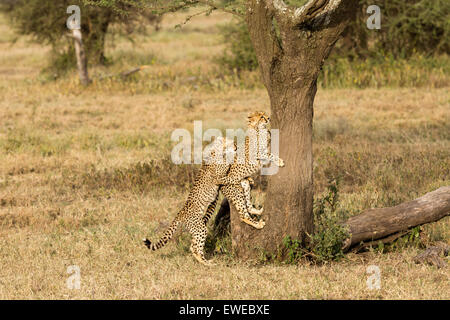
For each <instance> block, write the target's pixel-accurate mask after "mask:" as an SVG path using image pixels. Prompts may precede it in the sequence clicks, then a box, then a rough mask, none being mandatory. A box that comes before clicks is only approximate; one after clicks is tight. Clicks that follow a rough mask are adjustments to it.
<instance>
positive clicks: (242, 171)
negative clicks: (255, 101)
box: [218, 111, 284, 229]
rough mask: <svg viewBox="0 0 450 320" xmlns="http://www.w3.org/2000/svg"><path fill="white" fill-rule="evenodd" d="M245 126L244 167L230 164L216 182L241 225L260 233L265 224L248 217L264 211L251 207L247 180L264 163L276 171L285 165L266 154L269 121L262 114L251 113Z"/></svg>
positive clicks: (276, 158) (263, 113)
mask: <svg viewBox="0 0 450 320" xmlns="http://www.w3.org/2000/svg"><path fill="white" fill-rule="evenodd" d="M247 125H248V132H249V134H248V135H247V137H246V138H245V158H244V163H242V161H235V162H234V163H232V164H231V167H230V170H229V172H228V174H227V176H225V177H222V178H220V179H219V180H218V182H219V183H220V184H221V185H222V186H221V187H220V191H221V192H222V193H223V194H224V196H225V197H226V198H227V199H228V200H229V201H230V202H231V203H232V204H233V205H234V206H235V207H236V210H237V211H238V213H239V217H240V219H241V221H243V222H245V223H247V224H249V225H251V226H253V227H255V228H258V229H261V228H262V227H264V225H265V222H264V221H263V220H259V221H255V220H254V219H253V218H252V217H251V215H250V214H253V215H261V213H262V211H263V209H262V208H261V209H259V210H258V209H256V208H254V207H253V205H252V203H251V198H250V188H251V184H252V179H251V178H250V176H251V175H252V174H254V173H257V172H259V171H260V170H261V168H262V166H263V165H264V164H265V162H267V161H270V162H274V163H276V165H277V166H279V167H284V161H283V160H282V159H280V158H279V157H278V156H276V155H274V154H272V153H270V152H269V151H268V146H269V142H270V134H269V131H268V126H269V125H270V118H269V117H268V116H267V114H266V113H265V112H262V111H257V112H253V113H250V114H249V115H248V118H247ZM239 186H240V187H242V189H243V194H244V195H245V204H244V203H242V201H236V200H237V199H239V198H240V188H239Z"/></svg>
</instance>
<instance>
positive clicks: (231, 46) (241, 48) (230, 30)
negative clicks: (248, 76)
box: [218, 22, 258, 72]
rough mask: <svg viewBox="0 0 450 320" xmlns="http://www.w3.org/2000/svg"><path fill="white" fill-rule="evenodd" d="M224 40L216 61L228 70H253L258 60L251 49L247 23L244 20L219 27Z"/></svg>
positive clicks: (256, 66)
mask: <svg viewBox="0 0 450 320" xmlns="http://www.w3.org/2000/svg"><path fill="white" fill-rule="evenodd" d="M221 32H222V36H223V38H224V41H225V42H226V43H227V48H226V49H225V51H224V53H223V55H222V56H221V57H219V58H218V63H219V64H220V65H222V66H224V67H225V68H227V69H229V70H236V71H238V72H239V71H242V70H249V71H252V70H255V69H256V68H258V60H257V58H256V54H255V51H254V49H253V45H252V42H251V40H250V35H249V33H248V28H247V25H246V24H245V23H244V22H239V23H229V24H227V25H226V26H224V27H222V28H221Z"/></svg>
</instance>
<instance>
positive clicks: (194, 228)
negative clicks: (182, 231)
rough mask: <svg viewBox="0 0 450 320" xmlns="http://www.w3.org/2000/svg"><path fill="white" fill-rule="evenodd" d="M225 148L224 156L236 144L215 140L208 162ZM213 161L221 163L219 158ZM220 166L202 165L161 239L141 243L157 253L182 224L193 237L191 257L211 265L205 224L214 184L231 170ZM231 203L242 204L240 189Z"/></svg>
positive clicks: (212, 205) (215, 189) (213, 202)
mask: <svg viewBox="0 0 450 320" xmlns="http://www.w3.org/2000/svg"><path fill="white" fill-rule="evenodd" d="M224 148H225V150H226V152H225V154H227V153H230V152H235V151H236V144H235V143H234V141H233V140H231V139H226V138H223V137H218V138H216V139H215V140H214V142H213V143H212V145H211V158H214V157H215V156H217V155H223V149H224ZM214 160H220V158H219V159H214ZM222 160H223V159H222ZM222 162H223V163H219V161H206V163H204V164H203V165H202V167H201V168H200V171H199V173H198V174H197V176H196V179H195V182H194V186H193V187H192V189H191V190H190V193H189V195H188V199H187V201H186V203H185V204H184V206H183V208H182V209H181V210H180V211H179V213H178V215H177V216H176V217H175V219H174V220H173V222H172V224H171V225H170V227H169V228H168V229H167V230H166V232H165V233H164V235H163V236H162V237H161V238H160V240H159V241H158V242H156V243H152V242H151V241H150V240H148V239H144V240H143V241H144V244H145V245H146V246H147V247H148V248H149V249H151V250H157V249H160V248H162V247H163V246H164V245H165V244H166V243H167V242H168V241H169V240H170V239H171V238H172V236H173V234H174V233H175V231H176V230H177V229H178V227H179V226H180V225H181V224H184V225H185V226H186V228H187V230H188V231H189V233H191V235H192V243H191V247H190V250H191V252H192V254H193V255H194V257H195V258H196V259H197V260H198V261H199V262H200V263H202V264H205V265H212V263H211V262H210V261H208V260H206V259H205V257H204V246H205V240H206V235H207V227H206V223H207V222H208V219H209V218H210V216H211V214H212V212H214V209H215V207H216V204H217V199H218V194H219V185H218V183H217V180H218V179H219V178H222V177H225V176H226V174H227V172H228V170H229V168H230V164H229V163H227V162H225V161H222ZM239 187H240V186H239ZM233 199H235V201H236V202H238V203H243V204H245V201H246V200H245V199H246V195H244V194H243V192H242V188H240V189H239V190H238V191H237V192H236V194H235V196H234V197H233ZM208 205H209V207H208V210H207V212H206V214H205V215H203V213H204V212H205V209H206V206H208ZM211 210H212V212H211ZM245 210H246V208H245Z"/></svg>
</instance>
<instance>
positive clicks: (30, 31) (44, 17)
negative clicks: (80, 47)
mask: <svg viewBox="0 0 450 320" xmlns="http://www.w3.org/2000/svg"><path fill="white" fill-rule="evenodd" d="M71 5H76V6H79V7H80V9H81V33H82V37H83V44H84V47H85V54H86V59H87V61H88V62H89V63H90V64H94V65H96V64H105V63H106V62H107V59H106V56H105V38H106V35H107V33H108V31H110V26H111V25H112V24H113V23H118V24H120V25H122V26H124V27H125V29H126V31H127V32H132V31H133V30H134V29H135V28H136V26H137V25H138V24H139V22H140V19H141V18H143V19H144V21H148V22H149V23H156V24H157V23H159V19H155V16H154V15H152V14H150V13H149V12H147V11H145V10H143V11H138V10H137V9H136V8H135V6H133V5H128V4H126V3H123V4H119V5H118V6H117V7H105V8H99V7H98V6H95V5H92V4H90V3H89V1H83V0H70V1H69V0H58V1H54V0H26V1H25V0H1V2H0V12H4V13H6V15H7V16H8V17H9V20H10V22H11V24H12V26H13V27H14V29H15V31H16V32H17V33H18V34H19V35H30V36H32V38H33V39H34V40H35V41H36V42H39V43H44V44H49V45H51V46H52V55H51V61H50V64H51V67H52V68H51V69H52V71H64V70H66V69H68V68H71V67H75V65H76V57H75V49H74V41H73V40H72V39H70V38H68V37H66V35H67V34H69V30H68V29H67V26H66V21H67V19H68V18H69V14H67V8H68V7H69V6H71ZM124 10H127V14H126V15H124V14H123V11H124Z"/></svg>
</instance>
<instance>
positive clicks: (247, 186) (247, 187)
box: [241, 178, 264, 216]
mask: <svg viewBox="0 0 450 320" xmlns="http://www.w3.org/2000/svg"><path fill="white" fill-rule="evenodd" d="M253 183H254V182H253V179H252V178H247V179H244V180H242V181H241V186H242V189H243V191H244V196H245V201H246V204H247V210H248V212H249V213H250V214H254V215H257V216H260V215H261V214H262V213H263V210H264V209H263V208H261V209H256V208H255V207H254V206H253V204H252V200H251V184H253Z"/></svg>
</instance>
